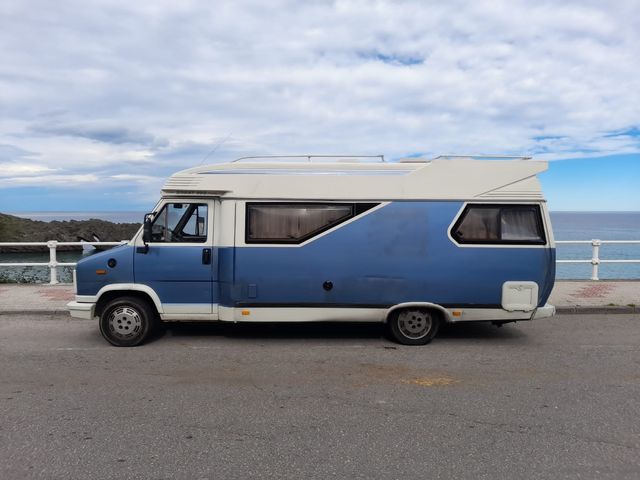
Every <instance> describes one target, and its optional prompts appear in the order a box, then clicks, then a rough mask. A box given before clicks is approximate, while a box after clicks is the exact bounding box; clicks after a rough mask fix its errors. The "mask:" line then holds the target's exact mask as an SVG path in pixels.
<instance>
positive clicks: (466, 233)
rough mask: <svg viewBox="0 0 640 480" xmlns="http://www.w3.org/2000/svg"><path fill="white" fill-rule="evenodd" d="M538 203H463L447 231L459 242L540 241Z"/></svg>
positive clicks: (542, 238) (517, 243)
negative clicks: (463, 208)
mask: <svg viewBox="0 0 640 480" xmlns="http://www.w3.org/2000/svg"><path fill="white" fill-rule="evenodd" d="M542 225H543V224H542V216H541V213H540V207H539V206H538V205H477V204H472V205H467V208H465V210H464V212H462V215H461V216H460V219H459V220H458V221H457V222H456V224H455V225H454V227H453V229H452V231H451V234H452V236H453V238H454V239H455V240H456V242H458V243H461V244H508V245H544V244H545V243H546V238H545V234H544V228H543V226H542Z"/></svg>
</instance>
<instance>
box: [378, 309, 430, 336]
mask: <svg viewBox="0 0 640 480" xmlns="http://www.w3.org/2000/svg"><path fill="white" fill-rule="evenodd" d="M440 319H441V315H440V312H437V311H435V310H430V309H425V308H419V307H409V308H403V309H398V310H394V311H393V312H391V314H390V315H389V318H388V319H387V327H388V331H389V334H390V336H391V338H392V339H393V340H395V341H396V342H398V343H401V344H402V345H426V344H427V343H429V342H430V341H431V340H433V337H435V336H436V334H437V333H438V328H440Z"/></svg>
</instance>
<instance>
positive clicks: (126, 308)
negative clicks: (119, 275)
mask: <svg viewBox="0 0 640 480" xmlns="http://www.w3.org/2000/svg"><path fill="white" fill-rule="evenodd" d="M158 323H159V320H158V314H157V312H156V310H155V308H154V307H153V305H151V304H150V303H149V302H147V301H145V300H143V299H141V298H136V297H119V298H115V299H113V300H111V301H110V302H109V303H107V304H106V305H105V306H104V308H103V309H102V313H101V314H100V333H102V336H103V337H104V338H105V340H107V342H109V343H110V344H111V345H115V346H116V347H135V346H136V345H140V344H141V343H142V342H144V341H145V340H147V339H148V338H150V337H151V336H152V335H153V334H154V331H155V330H156V326H157V325H158Z"/></svg>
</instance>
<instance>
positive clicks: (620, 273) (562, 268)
mask: <svg viewBox="0 0 640 480" xmlns="http://www.w3.org/2000/svg"><path fill="white" fill-rule="evenodd" d="M4 213H8V214H10V215H15V216H17V217H22V218H29V219H31V220H40V221H45V222H50V221H68V220H89V219H100V220H106V221H109V222H114V223H142V219H143V216H144V214H145V213H146V212H143V211H135V210H122V211H24V212H4ZM551 222H552V225H553V233H554V237H555V239H556V240H593V239H599V240H640V211H626V212H625V211H615V212H605V211H552V212H551ZM98 233H99V232H98ZM556 252H557V258H558V259H562V260H579V259H584V260H586V259H590V258H591V245H590V244H581V245H563V244H560V245H557V249H556ZM5 255H7V254H0V256H1V257H2V258H5ZM11 255H12V257H13V258H14V260H2V261H29V260H26V259H23V260H18V256H22V255H40V254H11ZM43 255H44V253H43ZM70 255H72V256H73V255H77V254H73V253H70ZM20 258H21V257H20ZM78 258H79V257H78ZM600 258H601V259H606V260H631V259H640V244H603V245H602V246H601V247H600ZM75 260H76V259H73V258H71V257H69V258H68V259H66V261H75ZM31 261H40V260H31ZM590 276H591V264H588V263H586V264H558V265H557V278H558V279H589V278H590ZM600 278H601V279H603V280H604V279H640V264H639V263H636V264H632V263H626V264H617V263H612V264H600Z"/></svg>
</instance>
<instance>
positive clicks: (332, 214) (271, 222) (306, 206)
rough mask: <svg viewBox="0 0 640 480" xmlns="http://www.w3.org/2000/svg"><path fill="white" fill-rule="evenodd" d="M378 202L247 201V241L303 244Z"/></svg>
mask: <svg viewBox="0 0 640 480" xmlns="http://www.w3.org/2000/svg"><path fill="white" fill-rule="evenodd" d="M375 205H377V204H342V203H340V204H339V203H247V212H246V229H245V241H246V242H247V243H294V244H295V243H302V242H304V241H306V240H308V239H310V238H312V237H314V236H316V235H318V234H320V233H322V232H324V231H326V230H329V229H330V228H333V227H335V226H336V225H338V224H340V223H342V222H344V221H346V220H348V219H350V218H352V217H354V216H355V215H359V214H360V213H363V212H365V211H366V210H369V209H370V208H372V207H374V206H375Z"/></svg>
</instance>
